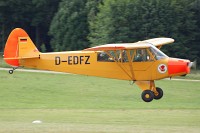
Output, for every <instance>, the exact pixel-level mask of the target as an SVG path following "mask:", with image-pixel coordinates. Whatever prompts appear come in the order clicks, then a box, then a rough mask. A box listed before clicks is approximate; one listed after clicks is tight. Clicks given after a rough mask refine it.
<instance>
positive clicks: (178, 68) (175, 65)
mask: <svg viewBox="0 0 200 133" xmlns="http://www.w3.org/2000/svg"><path fill="white" fill-rule="evenodd" d="M191 66H192V62H190V61H189V60H183V59H177V58H169V61H168V74H169V76H182V75H186V74H188V73H190V67H191Z"/></svg>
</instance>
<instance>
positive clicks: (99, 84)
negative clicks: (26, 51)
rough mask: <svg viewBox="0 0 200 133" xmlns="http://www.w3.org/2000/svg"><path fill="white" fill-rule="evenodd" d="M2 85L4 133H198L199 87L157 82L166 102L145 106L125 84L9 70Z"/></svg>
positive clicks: (135, 90) (1, 127) (1, 77)
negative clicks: (38, 122)
mask: <svg viewBox="0 0 200 133" xmlns="http://www.w3.org/2000/svg"><path fill="white" fill-rule="evenodd" d="M195 79H196V80H197V79H199V77H198V76H196V77H195ZM0 80H1V82H0V133H44V132H45V133H57V132H59V133H131V132H134V133H147V132H148V133H155V132H156V133H169V132H173V133H188V132H190V133H199V132H200V100H199V97H200V82H198V81H177V80H171V81H170V80H160V81H156V85H157V86H159V87H161V88H163V90H164V97H163V99H161V100H154V101H153V102H151V103H145V102H143V101H142V100H141V98H140V95H141V90H140V89H139V88H138V87H137V86H136V85H134V84H133V85H130V83H129V82H128V81H122V80H114V79H105V78H97V77H88V76H81V75H71V74H55V73H30V72H20V71H16V72H15V73H14V74H12V75H10V74H8V72H7V71H5V70H1V71H0ZM35 120H40V121H42V123H40V124H33V123H32V122H33V121H35Z"/></svg>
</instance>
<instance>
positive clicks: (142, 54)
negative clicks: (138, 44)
mask: <svg viewBox="0 0 200 133" xmlns="http://www.w3.org/2000/svg"><path fill="white" fill-rule="evenodd" d="M146 61H152V59H151V56H150V54H149V53H148V51H147V49H136V50H135V53H134V58H133V62H146Z"/></svg>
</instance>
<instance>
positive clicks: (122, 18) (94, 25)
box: [0, 0, 200, 64]
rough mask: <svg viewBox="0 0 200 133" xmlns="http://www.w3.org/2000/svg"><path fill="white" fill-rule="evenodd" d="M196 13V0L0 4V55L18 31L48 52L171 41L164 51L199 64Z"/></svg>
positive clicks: (1, 1) (199, 19) (198, 6)
mask: <svg viewBox="0 0 200 133" xmlns="http://www.w3.org/2000/svg"><path fill="white" fill-rule="evenodd" d="M58 5H59V6H58ZM199 14H200V0H181V1H180V0H82V1H80V0H66V1H64V0H62V1H61V0H54V1H51V0H29V1H28V0H23V1H16V0H9V1H4V0H0V18H1V19H0V51H3V49H4V44H5V42H6V39H7V37H8V34H9V33H10V31H11V30H12V29H13V28H15V27H21V28H24V29H25V30H26V31H27V32H28V34H29V35H30V36H31V38H32V39H33V41H34V42H35V43H36V45H37V46H38V48H40V47H41V45H42V44H46V49H47V51H63V50H80V49H84V48H86V47H89V46H95V45H100V44H106V43H120V42H135V41H139V40H144V39H149V38H154V37H171V38H174V39H175V41H176V42H175V43H174V44H173V45H169V46H165V47H163V49H162V50H163V51H164V52H166V53H167V54H168V55H169V56H173V57H179V58H187V59H190V60H195V59H197V64H200V45H199V44H200V16H199ZM50 42H51V43H50Z"/></svg>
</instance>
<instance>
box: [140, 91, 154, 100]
mask: <svg viewBox="0 0 200 133" xmlns="http://www.w3.org/2000/svg"><path fill="white" fill-rule="evenodd" d="M141 97H142V99H143V100H144V101H145V102H151V101H152V100H153V99H154V93H153V92H152V91H151V90H144V91H143V92H142V95H141Z"/></svg>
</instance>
